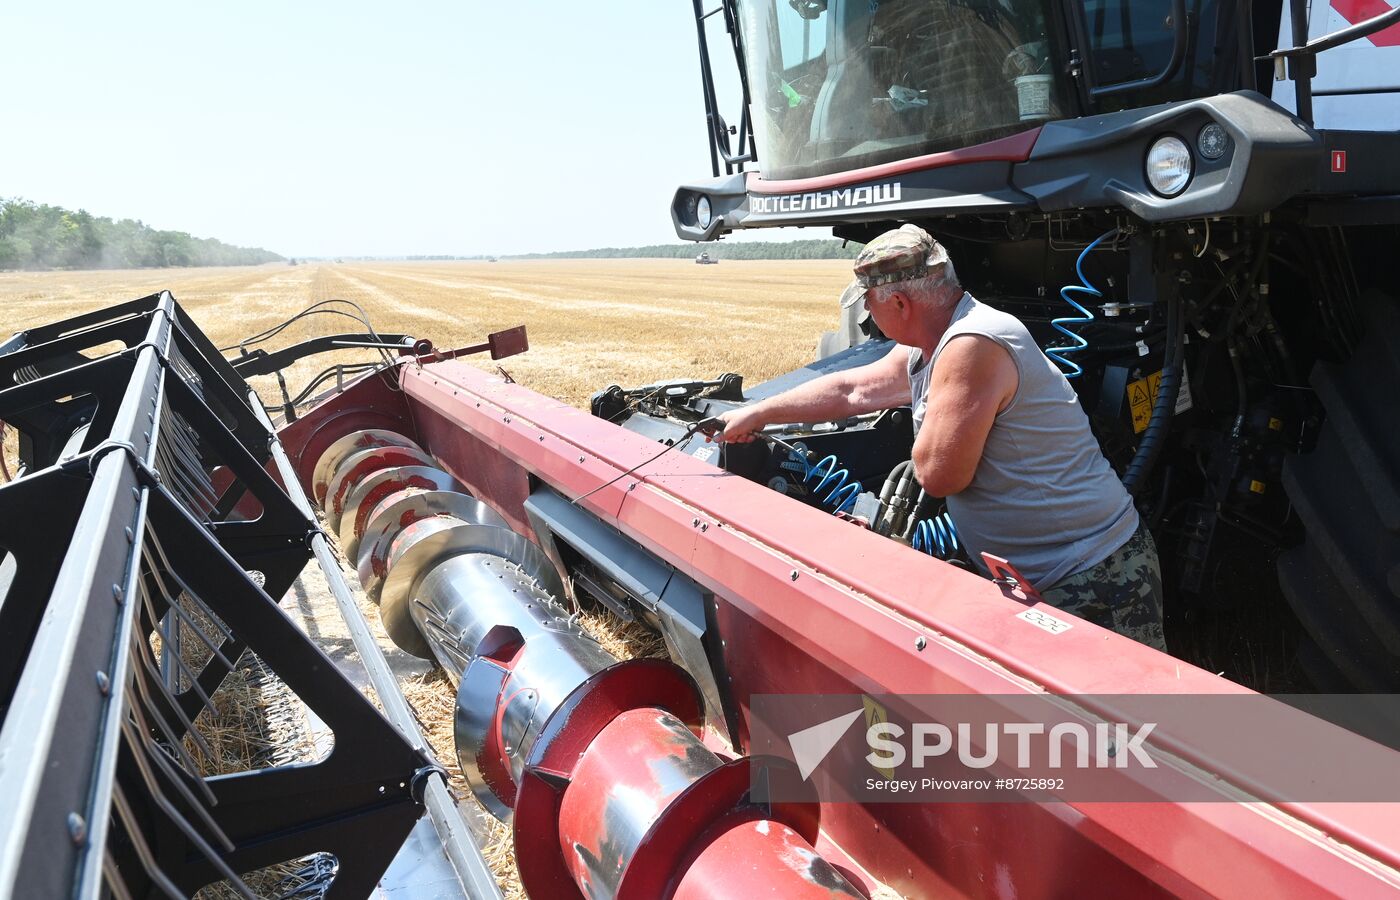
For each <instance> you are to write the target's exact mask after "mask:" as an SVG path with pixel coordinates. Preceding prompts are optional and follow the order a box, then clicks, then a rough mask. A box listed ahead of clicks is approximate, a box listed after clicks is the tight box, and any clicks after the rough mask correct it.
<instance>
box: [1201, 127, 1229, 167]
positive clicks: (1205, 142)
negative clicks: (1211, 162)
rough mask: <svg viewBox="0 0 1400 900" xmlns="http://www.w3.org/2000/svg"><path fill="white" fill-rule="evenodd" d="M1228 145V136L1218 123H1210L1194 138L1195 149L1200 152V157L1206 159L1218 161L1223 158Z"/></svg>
mask: <svg viewBox="0 0 1400 900" xmlns="http://www.w3.org/2000/svg"><path fill="white" fill-rule="evenodd" d="M1229 145H1230V136H1229V135H1228V134H1226V133H1225V129H1224V127H1222V126H1221V125H1220V123H1218V122H1211V123H1210V124H1209V125H1207V126H1206V127H1205V128H1202V129H1201V133H1200V134H1199V135H1197V136H1196V149H1197V150H1199V151H1201V155H1202V156H1204V157H1205V158H1206V159H1219V158H1220V157H1222V156H1224V155H1225V148H1226V147H1228V146H1229Z"/></svg>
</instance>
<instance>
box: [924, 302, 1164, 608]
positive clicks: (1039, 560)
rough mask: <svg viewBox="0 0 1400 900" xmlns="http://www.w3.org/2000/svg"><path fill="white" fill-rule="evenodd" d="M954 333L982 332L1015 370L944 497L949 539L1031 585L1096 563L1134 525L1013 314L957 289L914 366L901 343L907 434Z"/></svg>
mask: <svg viewBox="0 0 1400 900" xmlns="http://www.w3.org/2000/svg"><path fill="white" fill-rule="evenodd" d="M960 334H976V335H981V336H983V337H987V338H990V339H992V340H994V341H996V342H997V343H998V344H1000V345H1001V346H1002V347H1004V348H1005V349H1006V352H1007V353H1009V354H1011V359H1012V361H1013V362H1015V364H1016V373H1017V375H1018V376H1019V380H1018V385H1017V388H1016V393H1015V395H1014V396H1013V397H1012V398H1011V403H1010V404H1009V405H1008V406H1007V407H1006V409H1004V410H1002V411H1001V412H1000V413H998V414H997V417H996V420H995V421H994V422H993V424H992V430H991V432H990V433H988V435H987V445H986V448H985V449H984V450H983V451H982V459H981V461H980V462H979V463H978V464H977V471H976V472H975V473H974V474H973V476H972V482H971V483H970V484H969V485H968V486H967V487H966V488H964V489H963V490H962V491H960V492H959V493H957V494H955V495H953V496H951V497H948V498H947V502H948V514H949V515H950V516H951V517H952V520H953V525H954V527H955V528H956V529H957V532H958V539H959V540H960V541H961V542H962V544H963V545H964V546H965V547H967V549H968V551H969V555H970V556H971V557H972V558H973V559H974V560H976V562H977V564H978V565H979V566H981V565H982V559H981V554H982V551H984V550H985V551H987V552H990V553H992V554H994V555H996V556H1000V557H1002V558H1004V559H1008V560H1010V561H1011V563H1012V565H1014V566H1015V567H1016V568H1017V569H1018V570H1019V571H1020V572H1021V574H1022V575H1024V576H1026V578H1028V579H1030V581H1031V583H1032V584H1034V585H1035V586H1036V587H1037V588H1039V589H1041V590H1044V589H1048V588H1050V587H1052V586H1054V585H1055V584H1056V583H1057V582H1058V581H1060V580H1061V579H1063V578H1065V577H1066V576H1068V575H1073V574H1076V573H1078V572H1082V571H1083V570H1085V569H1088V568H1090V567H1091V566H1095V565H1097V564H1098V563H1099V562H1100V561H1102V560H1103V559H1104V558H1105V557H1107V556H1108V555H1109V554H1110V553H1112V552H1113V551H1115V550H1117V549H1118V548H1119V547H1121V546H1122V545H1123V544H1124V543H1126V542H1127V540H1128V538H1130V537H1132V535H1133V532H1134V531H1136V530H1137V527H1138V514H1137V510H1136V509H1135V508H1134V507H1133V501H1132V498H1131V497H1129V496H1128V492H1127V490H1125V489H1124V487H1123V483H1122V482H1121V481H1119V479H1118V476H1117V475H1116V474H1114V472H1113V469H1112V467H1111V466H1109V464H1108V460H1106V459H1104V456H1103V453H1102V452H1101V451H1100V450H1099V445H1098V442H1097V441H1095V440H1094V435H1093V433H1092V432H1091V431H1090V430H1089V418H1088V416H1086V415H1085V414H1084V410H1083V409H1082V408H1081V407H1080V405H1079V399H1078V397H1076V396H1075V393H1074V389H1073V388H1071V387H1070V386H1069V382H1068V381H1066V380H1065V377H1064V375H1063V374H1061V373H1060V370H1059V369H1058V368H1057V367H1056V366H1055V364H1054V363H1053V362H1051V361H1050V360H1049V359H1048V358H1046V356H1045V354H1044V353H1042V352H1041V350H1040V347H1039V346H1037V345H1036V343H1035V341H1034V340H1032V339H1031V335H1030V332H1028V331H1026V326H1024V325H1022V324H1021V321H1020V320H1019V319H1017V318H1016V317H1015V316H1012V315H1009V314H1008V313H1004V312H1002V311H1000V310H997V309H993V308H992V307H990V306H987V305H985V304H982V303H978V302H977V301H976V300H974V299H973V298H972V295H971V294H963V297H962V300H960V301H959V302H958V305H957V307H956V308H955V309H954V310H953V319H952V322H951V324H949V326H948V331H947V332H946V333H945V334H944V335H943V337H942V338H941V339H940V340H939V342H938V346H937V347H935V348H934V351H933V359H932V360H930V361H929V363H928V364H927V365H925V364H923V359H922V357H923V354H922V352H921V351H920V350H919V349H918V348H917V347H911V348H910V350H909V391H910V400H911V403H912V406H913V410H914V432H915V434H917V433H918V429H919V427H920V426H921V425H922V424H923V421H924V412H925V408H926V406H927V397H928V387H929V382H930V379H931V378H932V375H933V369H934V367H935V366H937V365H938V356H939V354H940V353H942V352H943V348H944V347H946V346H947V344H948V341H950V340H952V339H953V338H955V337H957V336H958V335H960Z"/></svg>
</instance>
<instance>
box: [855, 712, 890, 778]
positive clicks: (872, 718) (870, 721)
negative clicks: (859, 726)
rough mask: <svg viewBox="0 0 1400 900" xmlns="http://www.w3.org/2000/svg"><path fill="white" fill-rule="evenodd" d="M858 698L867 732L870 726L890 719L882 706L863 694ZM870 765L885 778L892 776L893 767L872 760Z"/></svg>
mask: <svg viewBox="0 0 1400 900" xmlns="http://www.w3.org/2000/svg"><path fill="white" fill-rule="evenodd" d="M860 699H861V702H862V703H864V704H865V730H866V731H867V732H868V731H869V730H870V729H871V727H872V726H875V725H880V724H883V723H885V722H888V721H889V720H890V714H889V713H888V712H886V711H885V708H884V707H883V706H881V705H880V704H878V703H876V702H875V701H874V700H871V699H870V698H869V697H866V696H864V695H862V696H861V698H860ZM871 755H872V756H876V755H877V754H873V753H872V754H871ZM866 761H867V762H869V759H868V758H867V760H866ZM870 767H871V768H872V769H874V770H875V771H876V772H879V773H880V774H881V775H883V776H884V777H885V778H887V779H888V778H893V777H894V769H882V768H880V767H879V766H877V765H875V763H873V762H871V763H870Z"/></svg>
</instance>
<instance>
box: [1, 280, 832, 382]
mask: <svg viewBox="0 0 1400 900" xmlns="http://www.w3.org/2000/svg"><path fill="white" fill-rule="evenodd" d="M849 277H850V262H849V260H815V261H796V260H794V261H787V260H782V261H740V260H727V261H725V262H724V263H723V264H722V265H718V266H697V265H695V264H694V263H693V262H691V261H689V260H675V259H642V260H548V261H529V262H525V261H504V262H498V263H487V262H433V263H406V262H373V263H345V264H319V263H309V264H305V265H300V266H286V265H276V266H259V267H252V268H229V269H164V270H149V269H143V270H134V271H94V272H37V273H33V272H6V273H0V310H3V313H4V324H5V325H7V326H8V328H7V329H3V330H7V331H20V330H23V329H25V328H28V327H31V326H34V325H39V324H42V323H45V322H51V321H54V320H56V319H60V318H63V317H66V316H70V315H75V314H77V313H80V312H84V311H87V310H90V309H95V308H99V307H102V306H106V305H109V304H112V303H117V302H120V301H122V300H129V299H132V298H135V297H141V296H145V295H146V294H150V293H152V292H154V291H158V290H161V289H168V290H170V291H171V293H173V294H174V295H175V298H176V299H177V300H179V301H180V303H181V304H182V305H183V306H184V307H185V308H186V309H187V310H188V311H189V312H190V314H191V315H192V316H193V317H194V319H195V321H196V322H198V324H199V326H200V327H201V328H203V329H204V330H205V332H207V333H208V334H209V336H210V338H211V339H212V340H213V341H214V342H215V343H216V344H217V345H219V346H221V347H223V346H228V345H231V344H234V343H236V342H237V341H239V340H240V339H242V338H245V337H248V336H250V335H253V334H256V333H257V332H260V331H262V330H264V329H266V328H270V327H272V326H274V325H276V324H278V323H279V322H281V321H282V320H284V319H286V318H287V317H288V316H290V315H291V314H293V313H295V312H297V311H298V310H300V309H302V308H303V307H305V306H308V305H310V304H311V303H314V302H316V301H318V300H325V299H328V298H332V297H337V298H343V299H346V300H353V301H355V302H357V303H359V304H360V305H362V306H363V307H364V308H365V310H366V311H367V312H368V313H369V315H370V318H371V320H372V321H373V323H374V325H375V327H376V328H377V329H378V330H380V331H392V332H402V333H409V334H413V335H415V336H420V337H427V338H430V339H431V340H432V341H433V342H434V344H436V345H437V346H439V347H453V346H461V345H463V344H468V343H475V342H477V341H479V340H481V339H482V338H483V337H484V336H485V335H486V334H487V333H488V332H491V331H497V330H500V329H503V328H509V327H511V326H514V325H520V324H524V325H526V326H527V327H528V329H529V333H530V345H531V349H530V352H529V353H527V354H525V355H523V356H520V357H516V358H514V359H511V360H509V361H507V362H506V363H505V367H506V368H507V369H508V370H509V371H510V373H511V375H512V376H513V377H514V378H515V379H516V381H518V382H520V383H522V384H525V385H527V386H529V387H531V388H533V389H535V390H538V391H540V392H541V393H544V394H548V395H550V396H554V397H558V398H559V399H561V400H564V401H566V402H568V403H571V404H574V405H577V406H585V405H586V404H587V401H588V395H589V394H591V393H592V392H593V391H596V390H600V389H602V388H605V387H607V386H608V385H609V384H614V383H615V384H621V385H624V386H635V385H640V384H645V383H647V382H649V381H653V380H656V379H659V378H667V377H680V376H691V377H714V376H717V375H719V374H721V373H723V372H740V373H742V374H743V375H744V376H745V379H746V380H747V381H748V382H749V383H756V382H757V381H761V380H763V379H765V378H767V377H770V376H772V375H776V374H779V373H781V372H785V371H787V370H789V369H792V368H795V367H796V366H798V365H801V364H802V363H803V362H806V361H808V360H809V359H810V358H811V356H812V351H813V349H814V347H815V346H816V339H817V336H818V335H819V334H820V332H821V331H822V330H824V329H830V328H832V327H833V326H834V323H835V321H836V312H837V305H836V304H837V298H838V297H839V296H840V293H841V289H842V288H843V287H844V286H845V285H846V282H847V281H848V280H849ZM357 328H358V326H357V325H356V323H354V322H351V321H350V320H348V319H341V318H334V317H328V316H313V317H310V318H308V319H305V320H302V321H301V322H298V323H297V324H296V325H294V326H292V327H291V328H288V329H287V330H286V331H284V332H283V333H282V334H280V335H278V337H277V338H275V339H274V340H273V341H272V342H270V343H269V344H267V345H265V346H267V347H268V348H269V349H271V348H272V347H277V346H282V345H284V344H287V343H293V342H295V341H298V340H302V339H304V338H307V337H312V336H314V335H316V334H323V333H326V332H328V331H354V330H357ZM341 355H343V356H344V359H337V358H334V357H331V358H326V357H320V358H317V359H312V360H307V361H303V362H302V363H300V364H298V365H297V366H295V367H294V368H293V369H291V370H290V371H289V372H288V373H287V383H288V386H289V387H292V388H293V389H294V390H295V389H296V388H297V387H298V386H300V385H301V384H302V383H303V382H304V381H305V380H306V379H307V378H308V377H310V376H311V375H312V374H314V373H315V372H317V371H320V370H321V369H322V368H324V367H325V366H327V365H330V364H331V363H332V362H338V361H345V359H349V358H358V359H364V358H366V357H365V354H364V353H363V352H359V353H358V354H356V353H354V352H353V351H347V352H346V353H345V354H338V356H341ZM477 364H478V365H482V366H484V367H486V368H494V365H493V364H491V363H489V361H480V360H478V361H477ZM257 386H258V387H259V388H260V389H262V390H263V391H264V396H265V398H267V399H268V400H269V401H272V400H273V399H274V398H275V397H276V394H275V391H276V385H275V382H272V381H271V380H270V379H269V381H268V383H266V384H259V385H257Z"/></svg>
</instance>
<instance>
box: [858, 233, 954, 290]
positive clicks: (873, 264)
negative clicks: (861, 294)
mask: <svg viewBox="0 0 1400 900" xmlns="http://www.w3.org/2000/svg"><path fill="white" fill-rule="evenodd" d="M947 263H948V251H947V250H944V249H943V245H942V244H940V243H938V241H936V240H934V239H933V235H931V234H929V233H928V232H927V231H924V230H923V229H922V228H920V227H919V226H917V225H902V226H900V227H899V228H896V229H894V230H893V231H886V232H885V233H884V234H882V235H880V236H879V237H877V238H875V239H874V240H873V241H871V242H870V243H868V244H866V245H865V249H864V250H862V251H860V255H859V256H857V257H856V262H855V265H854V266H853V269H854V271H855V273H856V281H857V282H859V283H860V284H861V286H862V287H865V288H872V287H876V286H878V285H882V284H895V283H896V282H900V281H909V280H911V279H914V278H922V277H924V276H925V275H927V274H929V273H930V272H932V271H934V270H936V269H938V268H939V267H941V266H944V265H947Z"/></svg>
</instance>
